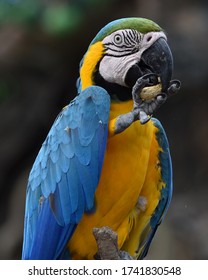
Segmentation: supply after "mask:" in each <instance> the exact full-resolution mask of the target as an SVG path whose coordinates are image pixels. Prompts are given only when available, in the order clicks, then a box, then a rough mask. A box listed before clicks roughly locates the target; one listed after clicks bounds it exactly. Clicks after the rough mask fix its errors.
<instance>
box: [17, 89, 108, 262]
mask: <svg viewBox="0 0 208 280" xmlns="http://www.w3.org/2000/svg"><path fill="white" fill-rule="evenodd" d="M109 110H110V98H109V95H108V93H107V92H106V91H105V90H104V89H102V88H100V87H97V86H91V87H89V88H87V89H85V90H84V91H82V92H81V93H80V94H79V95H78V96H77V97H76V98H75V99H74V100H73V101H72V102H71V103H70V104H69V105H68V106H67V107H65V108H64V109H63V111H62V112H61V113H60V114H59V116H58V117H57V118H56V120H55V122H54V124H53V126H52V128H51V130H50V131H49V134H48V136H47V138H46V140H45V142H44V143H43V145H42V147H41V149H40V152H39V154H38V156H37V158H36V160H35V163H34V165H33V167H32V170H31V172H30V176H29V180H28V186H27V197H26V209H25V228H24V242H23V253H22V258H23V259H58V258H61V257H62V254H63V255H64V256H66V254H65V247H66V244H67V241H68V240H69V239H70V236H71V235H72V234H73V231H74V230H75V228H76V225H77V223H78V222H79V220H80V219H81V217H82V215H83V213H84V212H85V211H89V210H90V209H92V208H93V206H94V193H95V190H96V187H97V185H98V182H99V177H100V173H101V169H102V164H103V159H104V153H105V148H106V142H107V132H108V118H109Z"/></svg>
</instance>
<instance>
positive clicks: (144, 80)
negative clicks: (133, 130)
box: [115, 73, 181, 134]
mask: <svg viewBox="0 0 208 280" xmlns="http://www.w3.org/2000/svg"><path fill="white" fill-rule="evenodd" d="M159 81H160V80H159V77H158V76H157V75H156V74H154V73H150V74H146V75H144V76H142V77H140V78H139V79H138V80H137V81H136V83H135V85H134V86H133V88H132V99H133V109H132V111H131V112H129V113H126V114H123V115H120V116H118V118H117V120H116V123H115V133H116V134H117V133H121V132H122V131H124V130H125V129H126V128H127V127H129V126H130V125H131V124H132V123H133V122H135V121H137V120H139V121H140V123H141V124H145V123H147V122H148V121H149V120H150V119H151V117H152V114H153V113H154V112H155V111H156V110H157V109H158V108H159V107H160V106H161V105H162V104H164V103H165V101H166V100H167V98H169V97H170V96H172V95H174V94H176V93H177V92H178V91H179V89H180V86H181V83H180V81H178V80H172V81H170V85H169V88H168V90H167V92H162V91H161V90H162V85H161V84H160V82H159Z"/></svg>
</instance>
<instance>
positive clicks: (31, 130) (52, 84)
mask: <svg viewBox="0 0 208 280" xmlns="http://www.w3.org/2000/svg"><path fill="white" fill-rule="evenodd" d="M130 16H136V17H137V16H138V17H147V18H150V19H152V20H154V21H156V22H157V23H158V24H160V25H161V26H162V27H163V28H164V29H165V30H166V31H167V35H168V40H169V45H170V47H171V49H172V52H173V56H174V62H175V67H174V78H177V79H180V80H181V82H182V89H181V91H180V93H179V94H178V95H176V96H174V97H173V98H171V99H170V100H168V102H167V103H166V104H165V105H164V106H163V107H162V108H161V109H160V110H159V111H158V112H157V113H156V117H158V118H159V119H160V121H161V122H162V123H163V125H164V127H165V129H166V132H167V135H168V138H169V142H170V148H171V154H172V160H173V171H174V193H173V199H172V203H171V206H170V209H169V211H168V214H167V216H166V219H165V221H164V222H163V224H162V225H161V226H160V228H159V230H158V232H157V234H156V238H155V239H154V241H153V244H152V247H151V250H150V253H149V255H148V258H149V259H208V143H207V141H208V126H207V119H208V91H207V82H208V52H207V49H208V31H207V30H208V29H207V26H208V2H207V1H205V0H204V1H194V0H192V1H191V0H189V1H188V0H184V1H179V0H169V1H168V0H161V1H160V0H128V1H124V0H111V1H110V0H109V1H107V0H88V1H85V0H74V1H73V0H71V1H67V0H65V1H64V0H57V1H55V0H42V1H41V0H0V259H19V258H20V256H21V246H22V232H23V216H24V203H25V189H26V184H27V178H28V174H29V171H30V168H31V166H32V163H33V161H34V159H35V157H36V155H37V152H38V150H39V148H40V146H41V143H42V142H43V140H44V138H45V137H46V135H47V132H48V130H49V129H50V126H51V125H52V123H53V120H54V119H55V117H56V115H57V114H58V112H59V111H60V110H61V108H62V107H63V106H65V105H66V104H68V103H69V102H70V100H71V99H72V98H73V97H74V96H75V95H76V88H75V83H76V79H77V77H78V74H79V73H78V70H79V62H80V60H81V59H82V56H83V54H84V53H85V51H86V49H87V47H88V45H89V43H90V41H91V40H92V39H93V37H94V36H95V34H96V33H97V32H98V31H99V29H100V28H101V27H103V26H104V25H105V24H107V23H108V22H109V21H111V20H114V19H117V18H121V17H130Z"/></svg>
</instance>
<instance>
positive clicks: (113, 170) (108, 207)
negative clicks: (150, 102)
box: [68, 102, 160, 259]
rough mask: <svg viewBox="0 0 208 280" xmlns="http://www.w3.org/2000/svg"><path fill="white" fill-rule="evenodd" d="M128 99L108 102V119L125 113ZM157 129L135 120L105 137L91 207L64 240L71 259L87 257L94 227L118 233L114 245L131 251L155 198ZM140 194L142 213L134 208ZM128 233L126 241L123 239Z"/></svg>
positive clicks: (94, 248) (91, 248)
mask: <svg viewBox="0 0 208 280" xmlns="http://www.w3.org/2000/svg"><path fill="white" fill-rule="evenodd" d="M131 108H132V103H131V102H125V103H122V104H112V105H111V113H110V119H113V118H115V117H116V116H118V115H120V114H122V113H125V112H129V111H130V110H131ZM156 131H157V128H155V126H154V125H153V123H152V122H151V121H149V122H148V123H147V124H145V125H140V123H139V122H138V121H137V122H135V123H133V124H132V125H131V126H130V127H129V128H128V129H126V130H125V131H124V132H122V133H120V134H118V135H115V136H112V137H110V138H109V139H108V142H107V149H106V154H105V159H104V164H103V169H102V174H101V178H100V182H99V185H98V188H97V190H96V193H95V203H96V211H95V212H94V213H92V214H84V216H83V217H82V219H81V221H80V223H79V224H78V226H77V228H76V230H75V232H74V234H73V236H72V238H71V239H70V241H69V243H68V248H69V250H70V255H71V257H72V258H74V259H93V256H94V255H95V254H96V252H97V245H96V242H95V239H94V237H93V235H92V229H93V228H94V227H102V226H109V227H111V228H112V229H113V230H114V231H116V232H117V233H118V244H119V248H122V246H123V248H125V250H127V251H129V253H130V254H132V255H133V254H134V252H135V250H136V248H137V246H138V242H139V235H140V234H141V232H142V230H143V229H144V227H145V226H146V224H147V222H148V221H149V219H150V217H151V214H152V213H153V211H154V209H155V207H156V205H157V203H158V200H159V190H160V187H159V188H158V181H159V178H160V169H159V167H158V166H157V161H158V159H157V158H158V151H159V147H158V143H157V141H156V138H155V133H156ZM141 195H142V196H145V198H146V199H147V205H146V208H145V210H144V211H140V210H139V209H138V205H137V202H138V198H139V196H141ZM129 236H130V239H131V240H130V239H128V238H129Z"/></svg>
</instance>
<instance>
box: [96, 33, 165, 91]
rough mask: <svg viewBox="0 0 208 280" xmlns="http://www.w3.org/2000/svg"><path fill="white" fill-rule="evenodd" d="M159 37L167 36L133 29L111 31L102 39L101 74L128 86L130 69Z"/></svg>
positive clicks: (106, 78) (114, 81)
mask: <svg viewBox="0 0 208 280" xmlns="http://www.w3.org/2000/svg"><path fill="white" fill-rule="evenodd" d="M159 38H165V39H167V38H166V36H165V34H164V32H162V31H161V32H148V33H146V34H142V33H139V32H138V31H136V30H132V29H123V30H118V31H115V32H113V33H111V34H110V35H109V36H107V37H105V39H104V40H103V41H102V43H103V45H104V46H105V49H106V51H105V56H104V57H103V59H102V60H101V62H100V65H99V72H100V75H101V76H102V77H103V78H104V79H105V80H106V81H108V82H110V83H116V84H119V85H121V86H126V84H125V78H126V74H127V72H128V70H129V69H130V68H131V67H132V66H133V65H135V64H136V63H138V62H139V61H140V59H141V56H142V53H143V52H144V51H145V50H147V49H148V48H149V47H150V46H151V45H152V44H153V43H154V42H155V41H156V40H158V39H159Z"/></svg>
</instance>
